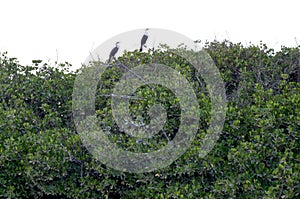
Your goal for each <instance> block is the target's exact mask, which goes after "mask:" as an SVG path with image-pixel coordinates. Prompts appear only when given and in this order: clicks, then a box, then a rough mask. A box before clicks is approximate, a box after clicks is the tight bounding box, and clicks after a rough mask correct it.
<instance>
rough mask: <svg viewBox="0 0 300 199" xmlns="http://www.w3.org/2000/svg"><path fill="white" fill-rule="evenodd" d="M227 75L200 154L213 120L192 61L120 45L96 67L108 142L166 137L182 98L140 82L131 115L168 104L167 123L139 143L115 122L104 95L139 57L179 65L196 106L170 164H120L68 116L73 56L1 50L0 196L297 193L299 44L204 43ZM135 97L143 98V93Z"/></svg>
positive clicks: (141, 146) (149, 145) (130, 144)
mask: <svg viewBox="0 0 300 199" xmlns="http://www.w3.org/2000/svg"><path fill="white" fill-rule="evenodd" d="M205 50H206V51H207V52H208V53H209V54H210V56H211V57H212V59H213V60H214V62H215V64H216V66H217V67H218V68H219V70H220V72H221V75H222V78H223V79H224V82H225V84H226V93H227V98H228V111H227V116H226V122H225V124H224V128H223V131H222V134H221V137H220V139H219V140H218V142H217V144H216V145H215V147H214V148H213V150H212V151H211V152H210V153H209V154H208V155H207V156H206V157H205V158H203V159H200V158H199V157H198V156H199V150H200V149H199V145H200V141H201V140H202V139H203V137H204V136H205V133H206V129H207V126H208V123H209V120H210V109H211V102H210V98H209V95H208V93H207V90H206V88H205V83H204V82H203V80H202V78H201V76H200V75H199V74H197V73H195V71H194V69H193V68H192V67H191V66H190V65H189V63H188V62H187V61H186V60H184V59H182V58H180V57H178V56H176V55H174V54H172V52H171V51H170V49H168V48H167V47H166V48H165V49H164V50H160V49H156V50H153V49H152V50H151V49H149V51H148V52H145V53H140V52H137V51H134V52H125V53H124V54H123V55H122V56H121V57H119V58H118V61H117V62H114V63H113V66H112V67H111V68H108V69H107V70H106V72H105V73H104V74H103V75H102V81H101V83H99V89H98V92H97V93H98V94H97V98H96V109H97V110H96V114H97V116H98V118H99V119H101V121H103V122H102V124H101V127H102V128H103V129H106V130H107V131H108V132H109V137H110V139H111V141H112V142H117V143H119V146H120V147H122V148H124V149H126V150H131V151H140V152H147V151H149V150H156V149H158V148H160V147H161V146H164V145H165V144H166V143H167V141H168V139H173V138H174V136H175V134H176V130H177V128H178V125H179V119H178V117H179V115H180V106H179V105H178V99H177V98H176V97H175V96H174V95H173V93H172V92H171V91H170V90H168V89H166V88H164V87H161V86H155V85H151V86H143V87H141V88H139V89H138V90H137V91H136V93H135V96H134V98H132V100H131V105H130V110H131V116H132V117H133V118H134V119H135V120H137V121H140V122H141V123H148V122H149V120H150V117H149V115H148V114H147V110H148V108H149V107H150V106H151V105H153V104H156V103H157V102H159V103H160V104H162V105H163V107H164V108H165V109H166V110H167V112H168V115H167V118H168V121H167V123H166V124H165V126H164V131H163V132H160V133H159V134H157V135H156V136H155V137H154V138H153V139H149V140H145V141H144V142H142V143H140V142H137V140H135V139H133V138H131V137H129V136H128V135H126V134H125V133H124V132H122V131H120V129H119V128H118V126H117V124H116V123H115V122H114V120H113V117H112V112H111V107H110V102H111V100H110V97H109V94H110V93H111V91H112V88H113V87H114V85H115V83H116V82H118V80H119V79H120V77H121V75H122V74H123V73H124V72H126V70H125V69H124V68H122V67H121V66H120V64H119V63H120V62H121V63H123V64H124V65H126V66H127V67H129V68H133V67H135V66H136V65H138V64H147V63H160V64H166V65H169V66H172V67H173V68H174V69H176V70H178V71H180V73H181V74H183V75H184V76H185V77H186V78H187V79H188V80H189V81H190V82H191V84H192V85H193V88H194V90H195V92H196V95H197V97H198V103H199V106H200V110H199V114H200V118H201V119H200V123H199V130H198V133H197V136H196V139H195V140H194V142H193V144H192V146H191V148H190V149H189V150H188V151H187V152H186V153H185V154H184V155H183V156H181V157H180V158H179V159H178V160H176V161H175V162H174V163H172V164H171V165H170V166H169V167H166V168H164V169H160V170H157V171H153V172H149V173H143V174H133V173H126V172H124V173H122V172H119V171H116V170H114V169H111V168H108V167H106V166H105V165H104V164H101V163H100V162H98V161H96V160H95V159H94V158H93V157H92V155H91V154H90V153H89V152H88V151H87V149H86V148H85V147H84V146H83V144H82V142H81V140H80V137H79V136H78V134H77V132H76V128H75V125H74V122H73V119H72V92H73V84H74V81H75V78H76V75H77V74H79V73H81V72H82V71H84V70H87V68H85V67H83V68H82V69H80V70H78V71H76V72H71V71H69V68H70V64H69V63H64V64H60V65H57V66H54V67H53V66H50V65H48V64H43V63H42V62H41V61H39V60H36V61H33V64H32V66H22V65H20V64H19V63H18V61H17V60H16V59H15V58H9V57H7V54H6V53H3V54H1V57H0V95H1V99H0V100H1V101H0V198H119V197H121V198H298V197H300V185H299V182H300V48H286V47H282V49H281V50H280V51H279V52H274V50H273V49H269V48H268V47H267V46H266V45H263V44H261V45H259V46H255V45H251V46H248V47H244V46H242V45H241V44H233V43H231V42H228V41H224V42H211V43H207V44H206V45H205ZM141 99H142V100H141Z"/></svg>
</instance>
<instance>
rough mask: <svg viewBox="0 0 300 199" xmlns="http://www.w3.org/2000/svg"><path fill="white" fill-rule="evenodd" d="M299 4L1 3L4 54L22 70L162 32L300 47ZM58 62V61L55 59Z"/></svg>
mask: <svg viewBox="0 0 300 199" xmlns="http://www.w3.org/2000/svg"><path fill="white" fill-rule="evenodd" d="M299 2H300V1H298V0H284V1H283V0H281V1H276V0H273V1H271V0H251V1H242V0H240V1H238V0H236V1H235V0H206V1H200V0H194V1H192V0H190V1H189V0H185V1H182V0H180V1H175V0H150V1H142V0H126V1H125V0H111V1H100V0H84V1H83V0H82V1H76V0H48V1H46V0H44V1H41V0H6V1H4V0H0V6H1V7H0V19H1V21H0V51H1V52H2V51H8V53H9V56H11V57H17V58H18V59H19V61H20V63H21V64H23V65H26V64H30V63H31V60H33V59H42V60H44V61H46V62H48V61H49V62H50V63H54V62H55V61H56V60H57V59H58V61H59V62H64V61H68V62H70V63H72V64H73V65H74V67H75V68H78V67H79V66H80V64H81V63H83V62H84V61H85V59H86V58H87V57H88V55H89V52H90V51H92V50H93V49H95V48H97V46H99V45H100V44H101V43H102V42H104V41H106V40H108V39H110V38H111V37H113V36H115V35H117V34H120V33H122V32H126V31H130V30H134V29H140V28H147V27H149V28H163V29H169V30H173V31H176V32H179V33H181V34H183V35H185V36H187V37H189V38H191V39H193V40H197V39H200V40H202V41H205V40H208V41H212V40H214V39H215V38H216V39H217V40H223V39H229V40H231V41H233V42H242V43H243V44H248V43H249V42H252V43H259V41H260V40H262V41H263V42H264V43H267V44H268V46H269V47H271V48H277V49H279V48H280V46H281V45H285V46H296V41H295V38H297V39H298V43H299V44H300V23H299V20H300V3H299ZM57 57H58V58H57Z"/></svg>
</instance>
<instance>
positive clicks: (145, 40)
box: [140, 28, 149, 52]
mask: <svg viewBox="0 0 300 199" xmlns="http://www.w3.org/2000/svg"><path fill="white" fill-rule="evenodd" d="M148 30H149V29H148V28H146V29H145V33H144V35H143V37H142V39H141V47H140V52H142V51H143V47H144V46H145V44H146V42H147V39H148V35H149V34H148ZM145 47H147V46H145Z"/></svg>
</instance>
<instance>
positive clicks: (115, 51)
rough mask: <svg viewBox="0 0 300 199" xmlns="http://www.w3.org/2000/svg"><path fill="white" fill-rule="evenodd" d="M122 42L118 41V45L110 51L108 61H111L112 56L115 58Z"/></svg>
mask: <svg viewBox="0 0 300 199" xmlns="http://www.w3.org/2000/svg"><path fill="white" fill-rule="evenodd" d="M119 44H120V42H116V46H115V47H114V48H113V49H112V50H111V51H110V54H109V59H108V63H109V62H110V61H111V58H114V59H115V55H116V54H117V52H118V50H119V48H120V45H119Z"/></svg>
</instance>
